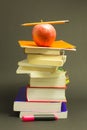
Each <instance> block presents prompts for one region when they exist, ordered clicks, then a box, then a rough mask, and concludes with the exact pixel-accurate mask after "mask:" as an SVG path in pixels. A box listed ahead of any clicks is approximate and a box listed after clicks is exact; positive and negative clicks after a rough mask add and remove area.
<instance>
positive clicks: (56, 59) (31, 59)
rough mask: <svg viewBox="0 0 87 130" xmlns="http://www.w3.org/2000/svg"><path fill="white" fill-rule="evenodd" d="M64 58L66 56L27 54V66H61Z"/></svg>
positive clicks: (64, 60)
mask: <svg viewBox="0 0 87 130" xmlns="http://www.w3.org/2000/svg"><path fill="white" fill-rule="evenodd" d="M66 57H67V56H66V55H41V54H28V55H27V60H28V63H29V64H33V65H44V66H45V65H48V66H63V65H64V63H65V62H66Z"/></svg>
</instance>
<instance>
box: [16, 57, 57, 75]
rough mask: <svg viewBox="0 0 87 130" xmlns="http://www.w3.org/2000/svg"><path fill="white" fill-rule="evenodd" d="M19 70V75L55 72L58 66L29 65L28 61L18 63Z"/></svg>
mask: <svg viewBox="0 0 87 130" xmlns="http://www.w3.org/2000/svg"><path fill="white" fill-rule="evenodd" d="M18 66H19V67H18V69H17V71H16V73H17V74H20V73H21V74H22V73H24V74H25V73H27V74H29V73H31V72H38V71H39V72H55V71H56V70H57V69H58V67H56V66H44V65H32V64H29V63H28V61H27V59H24V60H22V61H19V62H18Z"/></svg>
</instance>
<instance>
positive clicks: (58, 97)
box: [26, 86, 66, 102]
mask: <svg viewBox="0 0 87 130" xmlns="http://www.w3.org/2000/svg"><path fill="white" fill-rule="evenodd" d="M65 90H66V86H64V87H62V88H60V87H56V88H54V87H53V88H52V87H51V88H50V87H48V88H47V87H45V88H44V87H27V92H26V95H27V100H28V101H43V102H45V101H47V102H57V101H61V102H63V101H65V102H66V97H65Z"/></svg>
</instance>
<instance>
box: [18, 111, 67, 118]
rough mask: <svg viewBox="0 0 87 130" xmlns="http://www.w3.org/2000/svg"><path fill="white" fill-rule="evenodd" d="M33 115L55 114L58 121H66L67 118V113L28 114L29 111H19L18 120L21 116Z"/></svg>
mask: <svg viewBox="0 0 87 130" xmlns="http://www.w3.org/2000/svg"><path fill="white" fill-rule="evenodd" d="M34 114H37V115H39V114H56V115H57V116H58V119H66V118H67V116H68V111H64V112H49V111H48V112H36V111H34V112H31V111H30V112H29V111H20V114H19V118H22V117H23V116H31V115H34Z"/></svg>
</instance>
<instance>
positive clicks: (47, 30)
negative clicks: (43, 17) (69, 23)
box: [32, 23, 56, 47]
mask: <svg viewBox="0 0 87 130" xmlns="http://www.w3.org/2000/svg"><path fill="white" fill-rule="evenodd" d="M32 38H33V40H34V42H35V43H36V44H37V45H38V46H43V47H45V46H50V45H51V44H52V43H53V42H54V41H55V39H56V30H55V28H54V27H53V26H52V25H51V24H43V23H42V24H37V25H35V26H34V27H33V29H32Z"/></svg>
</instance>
